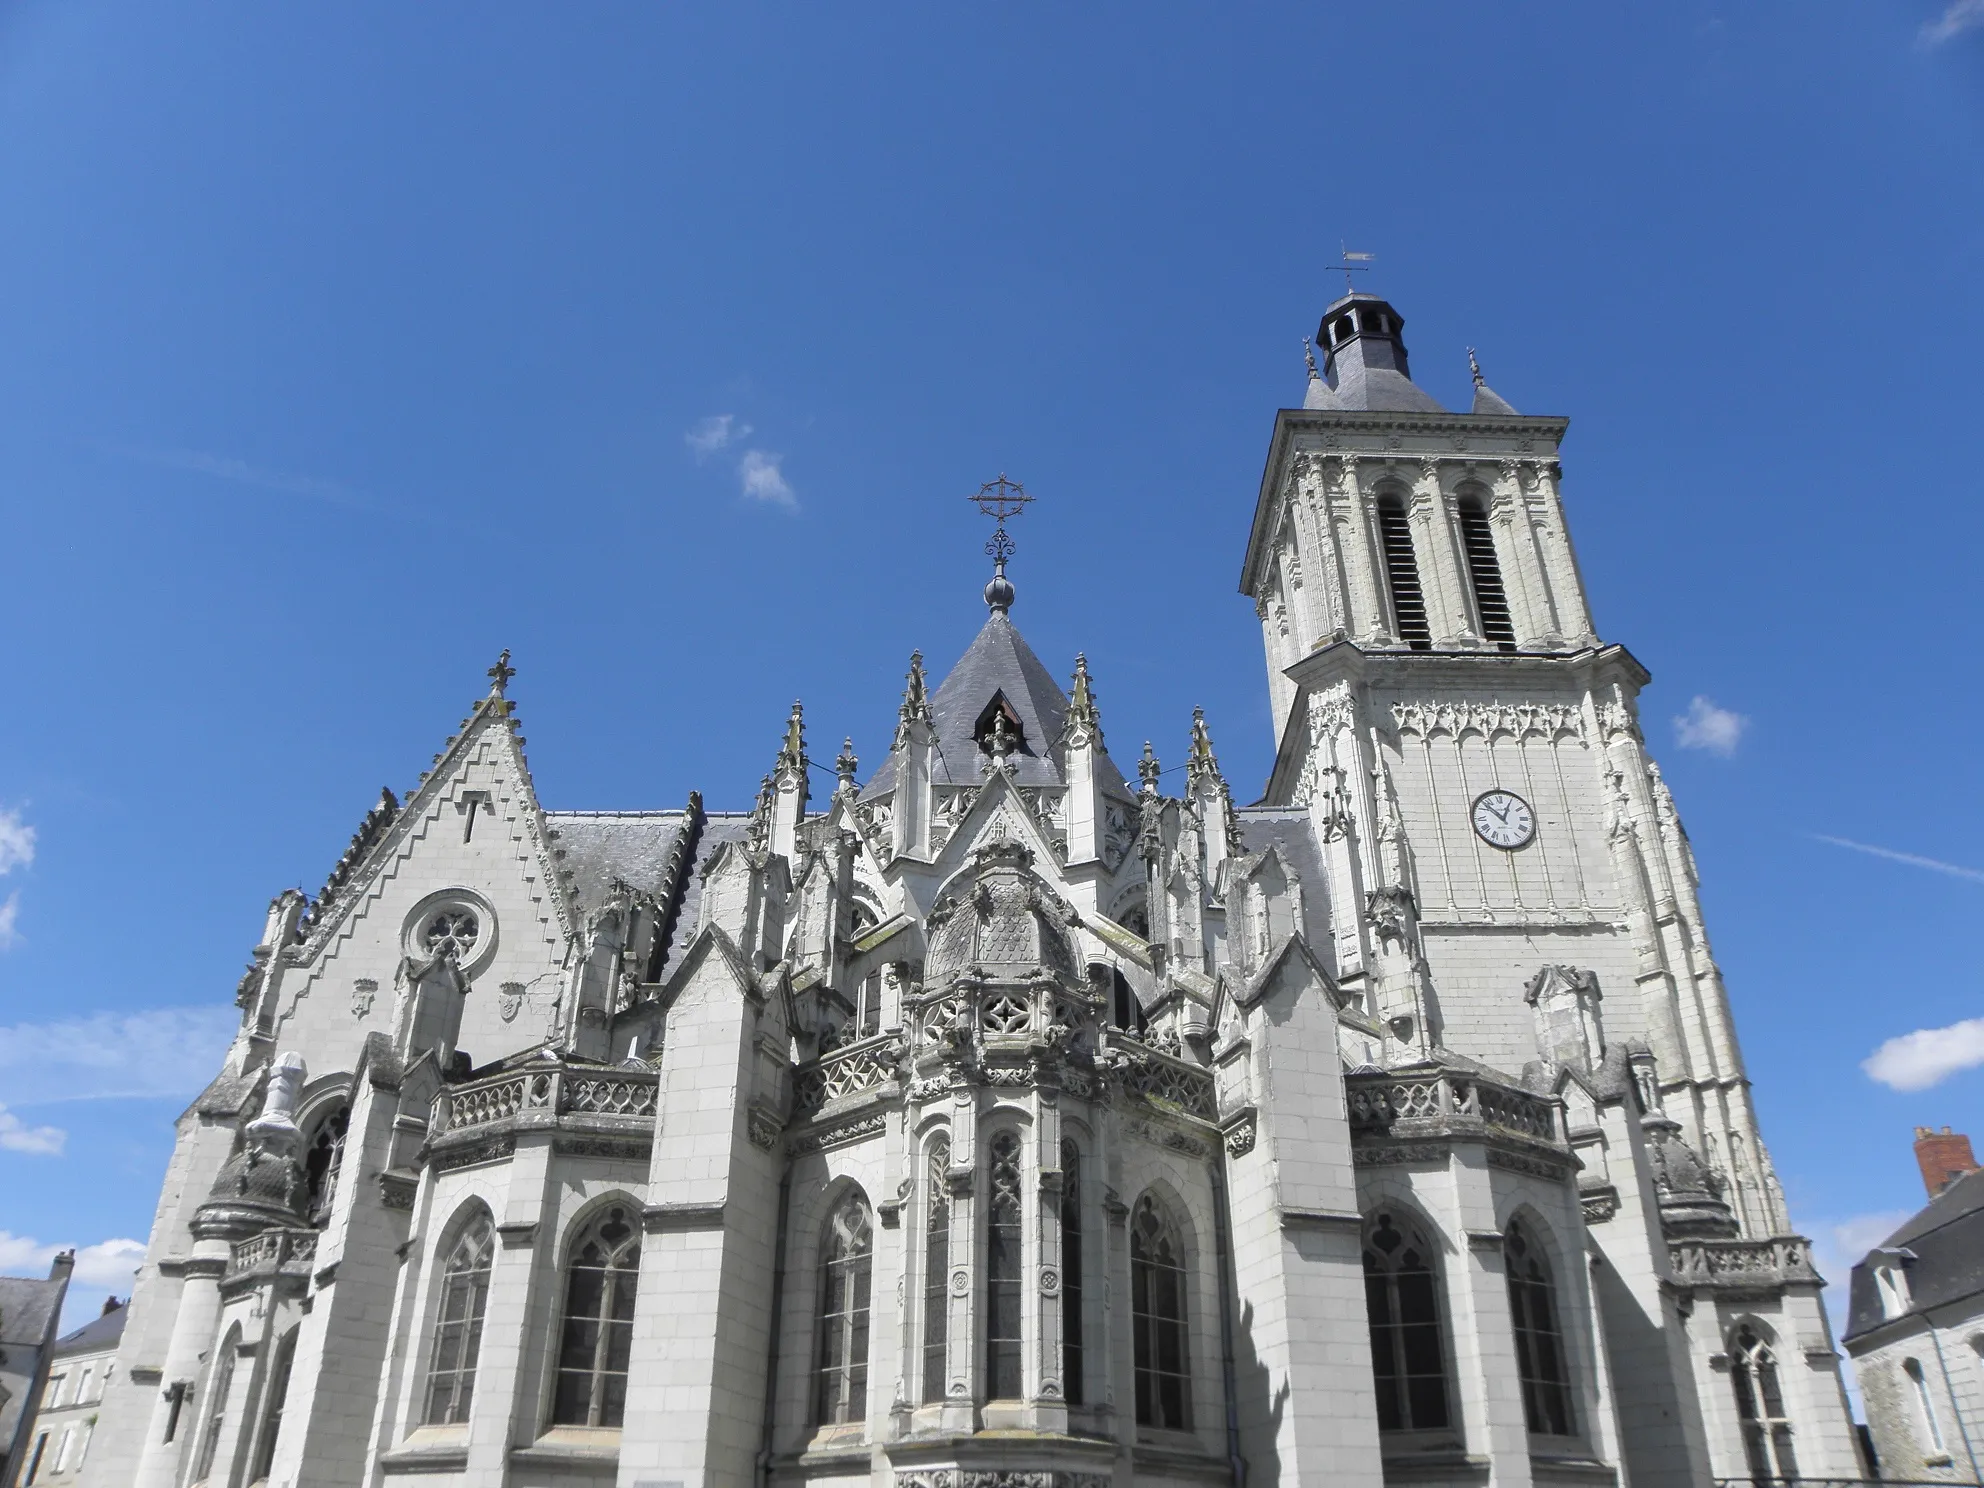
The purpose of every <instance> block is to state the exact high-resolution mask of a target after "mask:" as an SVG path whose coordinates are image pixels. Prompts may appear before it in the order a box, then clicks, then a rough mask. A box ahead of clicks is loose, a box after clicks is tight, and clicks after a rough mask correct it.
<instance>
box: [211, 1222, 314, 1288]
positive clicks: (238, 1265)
mask: <svg viewBox="0 0 1984 1488" xmlns="http://www.w3.org/2000/svg"><path fill="white" fill-rule="evenodd" d="M316 1253H317V1232H316V1231H315V1230H280V1229H278V1230H264V1231H262V1233H261V1234H259V1235H250V1236H249V1237H248V1238H247V1239H246V1240H241V1241H238V1242H236V1243H235V1245H234V1246H233V1248H232V1249H230V1250H229V1251H228V1256H227V1279H228V1280H230V1281H232V1280H233V1279H234V1278H236V1277H239V1276H246V1275H247V1274H248V1273H249V1272H251V1271H257V1270H264V1271H277V1270H281V1269H283V1268H285V1267H287V1268H289V1269H291V1270H295V1269H300V1268H305V1267H308V1265H309V1264H310V1260H311V1257H313V1256H315V1255H316Z"/></svg>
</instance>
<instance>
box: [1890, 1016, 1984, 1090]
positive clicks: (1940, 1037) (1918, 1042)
mask: <svg viewBox="0 0 1984 1488" xmlns="http://www.w3.org/2000/svg"><path fill="white" fill-rule="evenodd" d="M1980 1064H1984V1018H1965V1019H1964V1020H1963V1021H1962V1022H1960V1023H1952V1024H1950V1026H1949V1027H1947V1028H1918V1029H1916V1030H1915V1032H1913V1033H1904V1034H1902V1035H1901V1036H1900V1037H1899V1038H1891V1039H1889V1040H1888V1041H1887V1042H1886V1043H1884V1044H1882V1045H1881V1046H1880V1048H1878V1049H1876V1050H1875V1051H1874V1052H1873V1053H1871V1054H1869V1055H1868V1056H1867V1057H1866V1058H1865V1059H1863V1060H1861V1061H1860V1068H1861V1069H1863V1070H1865V1071H1866V1072H1867V1077H1868V1078H1869V1079H1870V1080H1877V1081H1879V1082H1880V1083H1881V1084H1883V1085H1885V1086H1887V1087H1888V1088H1889V1089H1891V1090H1902V1091H1910V1090H1927V1089H1928V1088H1929V1087H1930V1086H1931V1085H1937V1084H1940V1083H1942V1082H1943V1081H1944V1080H1947V1079H1948V1078H1949V1077H1950V1076H1951V1075H1954V1074H1956V1073H1957V1072H1958V1071H1960V1070H1967V1069H1975V1068H1976V1067H1977V1066H1978V1065H1980Z"/></svg>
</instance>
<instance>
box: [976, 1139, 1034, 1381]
mask: <svg viewBox="0 0 1984 1488" xmlns="http://www.w3.org/2000/svg"><path fill="white" fill-rule="evenodd" d="M989 1179H990V1192H989V1194H988V1195H987V1203H986V1206H985V1208H986V1227H985V1228H986V1235H985V1240H986V1244H985V1385H986V1395H987V1398H988V1399H992V1400H1018V1399H1019V1398H1020V1395H1021V1391H1022V1374H1023V1369H1022V1361H1023V1359H1024V1354H1025V1343H1024V1339H1023V1338H1022V1336H1021V1296H1022V1293H1021V1275H1020V1265H1021V1255H1020V1247H1021V1241H1022V1239H1023V1237H1024V1234H1025V1228H1024V1205H1023V1202H1022V1189H1021V1186H1020V1139H1019V1136H1018V1134H1017V1133H1015V1132H1009V1131H1006V1132H1000V1133H999V1135H997V1136H996V1137H994V1138H993V1139H992V1162H991V1172H990V1174H989Z"/></svg>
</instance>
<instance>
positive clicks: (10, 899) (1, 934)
mask: <svg viewBox="0 0 1984 1488" xmlns="http://www.w3.org/2000/svg"><path fill="white" fill-rule="evenodd" d="M20 917H21V896H20V893H19V892H18V891H16V892H14V893H12V894H9V895H8V896H7V902H6V903H5V904H0V951H11V950H12V949H13V948H14V947H15V946H17V945H19V944H20V943H21V932H20V931H19V930H17V929H15V928H14V923H15V921H17V920H18V919H20Z"/></svg>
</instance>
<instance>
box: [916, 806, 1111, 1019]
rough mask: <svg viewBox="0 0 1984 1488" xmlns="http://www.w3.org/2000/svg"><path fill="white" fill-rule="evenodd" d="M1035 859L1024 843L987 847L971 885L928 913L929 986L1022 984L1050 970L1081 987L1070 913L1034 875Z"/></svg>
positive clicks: (926, 963) (976, 861)
mask: <svg viewBox="0 0 1984 1488" xmlns="http://www.w3.org/2000/svg"><path fill="white" fill-rule="evenodd" d="M1032 864H1033V854H1032V853H1031V852H1030V851H1029V850H1028V849H1027V848H1026V846H1025V845H1024V844H1022V843H1019V842H1012V841H1004V840H1001V841H995V842H988V843H987V844H986V845H985V846H983V847H981V848H980V849H979V850H978V852H977V854H976V856H975V858H974V860H973V869H974V874H973V878H972V882H971V884H970V886H969V887H968V888H965V887H959V888H957V889H954V890H952V891H951V892H950V893H947V894H945V895H944V896H943V897H942V898H941V899H939V900H938V901H937V903H936V905H935V906H933V907H932V909H931V911H930V920H929V923H930V949H929V953H928V955H927V956H926V957H925V959H924V972H925V977H926V980H927V982H928V983H929V985H931V986H933V987H934V986H939V985H942V984H945V983H948V982H952V981H955V980H956V979H957V978H958V977H960V976H963V975H966V974H975V975H982V976H986V977H990V978H996V979H999V980H1019V979H1023V978H1029V977H1033V976H1037V975H1039V974H1040V973H1043V972H1044V973H1047V974H1050V975H1052V976H1054V977H1056V978H1059V979H1062V980H1065V981H1068V982H1079V980H1080V975H1079V972H1078V971H1077V963H1076V958H1075V947H1074V939H1073V937H1072V936H1071V935H1070V934H1069V933H1068V926H1069V923H1070V922H1071V920H1072V918H1073V911H1071V910H1070V909H1069V908H1068V906H1067V905H1066V904H1064V903H1063V902H1062V901H1061V900H1060V898H1059V897H1057V896H1056V895H1055V893H1054V891H1053V890H1052V889H1050V888H1048V887H1047V885H1046V884H1044V883H1042V882H1041V881H1040V879H1038V878H1037V877H1035V876H1034V874H1033V872H1032Z"/></svg>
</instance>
